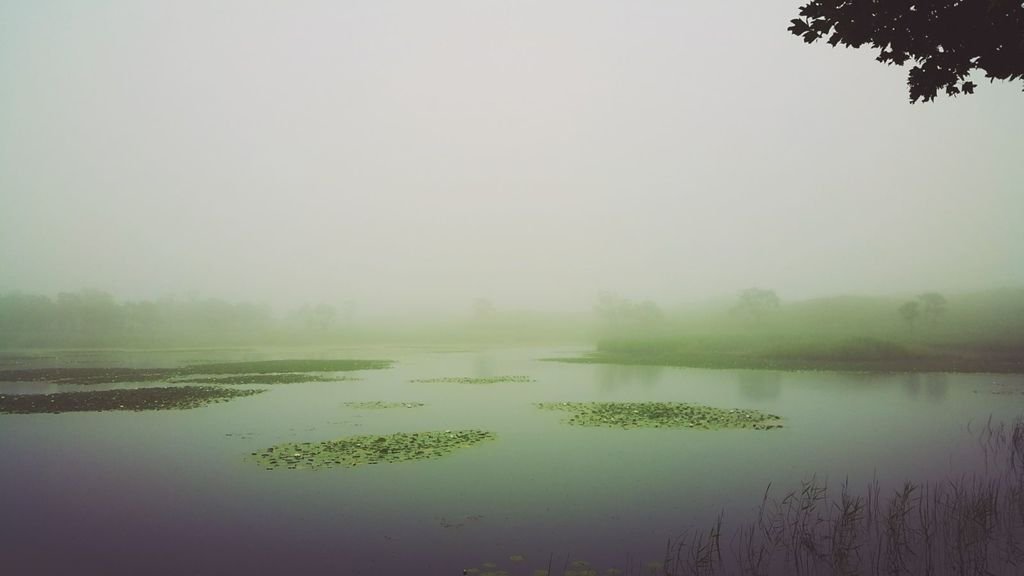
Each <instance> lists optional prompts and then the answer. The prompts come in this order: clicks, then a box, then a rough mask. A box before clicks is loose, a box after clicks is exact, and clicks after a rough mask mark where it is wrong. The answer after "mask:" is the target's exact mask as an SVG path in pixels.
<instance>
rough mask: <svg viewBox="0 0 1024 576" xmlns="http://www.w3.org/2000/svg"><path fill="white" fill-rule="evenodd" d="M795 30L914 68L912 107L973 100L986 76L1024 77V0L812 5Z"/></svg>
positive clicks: (865, 0) (827, 0)
mask: <svg viewBox="0 0 1024 576" xmlns="http://www.w3.org/2000/svg"><path fill="white" fill-rule="evenodd" d="M790 22H791V26H790V27H789V31H790V32H792V33H793V34H795V35H797V36H800V37H801V38H803V40H804V41H805V42H807V43H813V42H816V41H818V40H821V39H825V40H826V41H827V42H828V43H829V44H831V45H832V46H837V45H839V44H842V45H843V46H847V47H853V48H860V47H861V46H864V45H870V46H871V47H872V48H874V49H876V50H878V51H879V52H878V57H877V58H876V59H877V60H878V61H879V62H883V63H886V64H896V65H897V66H902V65H903V64H905V63H907V62H913V63H914V66H913V67H912V68H911V69H910V73H909V75H908V78H907V85H908V86H909V88H910V101H911V102H912V103H913V102H917V101H918V100H922V101H924V102H929V101H931V100H934V99H935V96H936V95H937V94H938V93H939V91H940V90H941V91H944V92H945V93H946V94H947V95H949V96H956V95H957V94H961V93H964V94H973V93H974V89H975V88H976V85H975V83H974V82H971V81H969V80H966V78H967V77H968V75H970V73H971V72H972V71H973V70H974V69H978V70H982V71H984V73H985V77H986V78H988V79H989V80H990V81H995V80H1009V81H1013V80H1017V79H1020V78H1022V77H1024V3H1022V2H1021V1H1020V0H812V1H811V2H809V3H808V4H805V5H804V6H802V7H801V8H800V18H794V19H793V20H791V21H790Z"/></svg>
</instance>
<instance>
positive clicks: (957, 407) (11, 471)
mask: <svg viewBox="0 0 1024 576" xmlns="http://www.w3.org/2000/svg"><path fill="white" fill-rule="evenodd" d="M586 351H587V348H568V347H563V348H556V349H551V348H540V349H538V348H516V347H510V348H495V349H485V350H479V351H462V352H450V351H439V352H432V351H422V350H416V349H408V348H400V347H399V348H393V349H389V350H381V349H379V348H378V349H374V350H370V351H364V352H363V353H361V354H360V353H359V351H358V350H350V349H346V350H344V353H345V357H346V358H349V359H358V358H367V357H374V358H387V359H389V360H393V361H394V362H393V363H388V364H387V366H388V367H387V368H376V367H375V368H376V369H368V370H358V371H354V372H344V373H337V374H336V375H337V376H338V377H339V378H340V377H344V376H351V375H355V376H358V378H359V379H358V380H340V381H337V382H331V381H310V382H296V383H290V384H288V385H286V386H281V385H275V384H254V385H252V386H251V388H253V389H259V390H264V392H263V393H261V394H258V395H256V396H251V397H246V398H241V399H235V400H231V401H229V402H225V403H218V404H214V405H210V406H206V407H200V408H192V409H186V410H169V411H156V412H92V413H90V412H76V413H64V414H32V415H2V416H0V454H3V455H4V458H5V466H3V467H2V469H0V493H2V494H6V495H8V497H5V499H4V504H5V512H6V513H5V516H6V517H7V518H19V519H21V520H19V521H18V522H5V523H3V525H2V531H3V533H2V537H3V541H4V542H5V543H6V544H5V546H7V547H8V550H11V551H16V552H13V553H11V554H8V556H7V562H8V564H7V565H8V566H10V567H13V568H14V569H15V570H16V571H18V570H22V571H27V572H35V573H63V572H67V571H71V570H74V569H75V567H76V566H78V565H80V563H82V562H88V563H89V565H90V566H95V567H97V568H98V569H100V570H102V571H103V572H105V573H110V574H129V573H138V572H140V571H141V572H146V573H166V574H173V573H182V572H203V573H206V572H211V573H217V572H231V573H237V572H244V571H255V572H260V573H267V572H268V571H270V572H287V571H293V572H305V573H327V572H334V573H346V574H380V573H393V574H400V573H416V574H450V573H458V571H461V570H462V569H464V568H467V567H473V566H481V565H483V564H485V563H488V562H492V563H495V564H497V565H499V566H501V569H505V570H509V571H510V573H513V574H514V573H524V574H529V573H532V571H533V570H535V569H543V568H545V567H546V564H547V561H548V559H549V558H550V557H552V556H554V557H555V558H558V559H560V560H559V561H561V560H564V558H565V556H566V555H571V556H572V558H570V560H575V559H579V558H584V559H586V560H587V561H588V562H591V563H592V564H593V565H594V566H607V567H619V568H620V569H622V568H624V567H625V566H626V563H627V562H629V561H631V562H633V563H634V564H635V568H636V567H639V566H640V565H642V563H647V562H660V561H662V559H663V556H664V553H665V550H664V543H665V541H666V539H670V538H674V537H677V536H678V535H679V534H680V531H682V530H683V529H685V528H687V527H698V526H704V525H709V524H711V523H713V522H714V521H715V519H716V518H717V517H718V515H719V514H720V513H722V512H723V511H724V513H725V515H726V518H728V519H730V520H733V521H736V522H739V521H741V520H742V519H745V518H749V517H750V516H751V515H752V514H754V512H755V510H756V507H757V505H758V504H759V502H760V501H761V498H762V496H763V494H764V490H765V488H766V487H767V486H768V485H769V484H771V485H773V486H777V487H778V486H796V487H798V486H799V485H800V482H802V481H805V480H806V479H807V478H809V477H810V476H812V475H816V477H817V478H823V479H827V480H828V481H829V482H832V483H835V482H840V481H844V480H848V481H849V482H850V484H851V485H852V486H859V485H867V484H868V483H869V482H871V481H872V480H874V479H877V481H878V482H879V483H880V484H881V487H882V490H883V491H885V492H888V491H890V490H895V489H896V488H898V487H899V486H900V485H901V484H902V483H903V482H904V481H906V480H907V479H915V480H917V481H926V480H928V479H933V478H947V477H955V476H958V475H960V474H965V473H969V472H971V471H973V470H976V469H978V468H979V467H980V466H981V465H982V464H983V462H982V461H981V460H980V458H981V455H979V454H978V453H977V451H976V443H975V438H974V436H973V435H972V434H970V433H969V429H977V428H979V427H981V426H983V425H984V423H985V422H986V421H988V419H989V418H990V417H992V418H994V419H996V420H1010V419H1012V418H1013V417H1015V416H1016V415H1018V414H1019V413H1020V411H1021V407H1022V405H1024V377H1022V376H1019V375H1006V374H924V375H921V374H864V373H828V372H772V371H749V370H721V369H720V370H708V369H692V368H676V367H658V366H622V365H618V366H616V365H599V364H569V363H557V362H550V361H545V360H542V359H544V358H550V357H553V356H561V355H575V354H580V353H583V352H586ZM338 352H339V351H338V350H331V349H305V350H300V351H296V350H279V349H278V350H275V349H265V350H257V349H249V350H247V351H244V352H242V351H235V352H198V351H197V352H193V353H191V354H190V353H181V352H170V353H167V354H166V355H164V357H162V358H161V355H160V354H159V353H154V352H147V353H140V354H133V353H131V352H120V353H118V354H113V355H111V354H109V353H103V354H97V358H96V359H97V360H101V361H102V362H104V363H106V364H108V365H109V364H111V363H115V364H118V363H119V364H121V365H131V364H138V363H139V362H140V360H141V359H142V358H145V361H146V362H149V363H151V364H153V363H156V364H162V365H164V366H169V365H172V364H177V365H179V366H186V365H190V364H195V363H196V361H195V360H194V359H193V358H190V356H195V357H199V358H206V359H210V358H211V356H219V357H220V358H219V360H223V361H233V360H238V359H239V356H244V357H245V359H246V360H255V359H260V360H263V359H275V358H279V357H282V356H288V355H290V356H292V357H295V356H298V357H307V358H326V357H335V358H337V357H338ZM385 354H386V356H385ZM75 358H76V362H81V361H83V360H82V359H83V358H85V359H86V360H88V358H89V356H88V355H85V356H83V355H81V354H78V355H75ZM10 362H11V361H8V363H10ZM18 362H19V365H20V366H21V367H22V368H23V369H29V368H31V367H32V362H33V361H32V360H25V359H20V360H18ZM43 362H51V363H52V362H53V360H52V359H40V360H38V361H37V363H43ZM508 374H514V375H518V376H522V378H516V379H513V380H512V381H499V382H493V383H489V384H486V385H481V384H479V383H477V381H478V380H480V379H482V380H483V381H489V380H488V379H495V378H499V377H501V376H503V375H508ZM452 375H458V377H457V378H459V379H463V380H455V381H452V378H455V377H453V376H452ZM417 380H420V381H422V380H434V381H435V382H432V383H425V382H416V381H417ZM165 385H166V384H164V383H154V382H151V381H145V382H142V383H139V384H131V383H125V382H120V381H119V382H114V383H108V384H89V385H74V384H70V385H69V384H46V383H39V382H29V383H20V384H3V386H4V387H5V390H9V389H10V388H11V387H13V388H16V389H17V390H18V391H19V392H21V393H27V394H36V393H42V392H51V391H53V390H55V389H59V390H60V391H69V390H79V389H81V390H96V389H113V390H117V389H121V388H123V387H131V386H143V387H147V386H165ZM179 386H187V385H184V384H179ZM237 388H238V385H231V386H226V387H224V389H227V390H235V389H237ZM566 402H585V403H586V402H598V403H606V404H604V405H609V404H610V405H618V403H623V402H650V403H654V404H652V405H654V406H661V405H668V406H672V405H673V404H671V403H686V404H698V405H703V406H709V407H719V408H723V409H742V410H751V411H759V412H763V413H767V414H773V415H777V416H779V417H780V418H781V419H782V421H783V423H784V426H783V427H781V428H777V429H773V430H752V429H717V430H707V429H686V428H683V429H680V428H667V427H655V428H650V427H629V428H623V427H619V426H615V427H587V426H582V427H581V426H574V425H571V424H570V423H568V422H566V421H565V414H563V413H562V412H561V411H558V410H543V409H539V408H538V407H537V406H536V403H552V404H555V405H559V404H562V403H566ZM420 404H422V406H420ZM379 405H393V406H410V405H411V406H415V409H386V410H382V409H377V410H367V409H366V407H369V406H379ZM446 430H448V431H459V430H479V431H486V433H487V434H493V436H494V437H493V438H491V439H490V440H488V441H487V442H482V443H480V444H478V445H474V446H471V447H468V448H465V449H460V450H456V451H451V452H445V453H443V454H441V453H439V454H437V457H431V458H426V459H407V458H405V457H397V458H395V460H397V461H394V462H390V463H389V462H383V461H381V462H378V463H376V464H364V465H361V466H356V467H349V466H332V467H321V466H314V467H313V468H315V469H303V466H301V465H293V466H294V468H293V469H289V467H288V465H287V462H286V461H285V460H282V461H281V463H282V464H284V465H283V466H282V467H280V468H278V469H275V470H271V471H268V470H265V469H264V468H265V466H260V465H258V464H257V463H254V462H253V461H252V456H251V455H252V454H253V453H260V452H261V451H265V450H266V449H268V448H270V447H273V446H278V445H296V444H301V443H311V444H315V443H318V442H332V441H337V440H340V439H345V438H353V437H375V436H376V435H384V436H387V435H393V434H396V433H398V434H401V433H406V434H410V435H412V436H410V437H413V436H415V435H416V434H422V433H424V432H427V431H441V432H442V434H443V432H444V431H446ZM292 454H293V453H289V454H288V455H287V456H288V457H289V458H290V457H292ZM295 459H296V460H297V462H298V464H301V459H300V458H298V457H296V458H295ZM307 468H308V467H307ZM41 479H42V481H41ZM13 494H17V495H18V497H17V498H11V497H9V496H10V495H13ZM469 517H472V518H474V520H473V521H472V522H468V521H462V522H456V521H454V520H452V519H457V518H469ZM54 547H57V548H58V549H59V550H60V551H61V553H60V554H53V553H51V552H52V551H53V550H54ZM512 555H522V556H524V557H525V558H527V561H525V562H522V563H512V562H509V561H508V560H507V559H508V557H509V556H512ZM627 556H628V558H627ZM154 558H159V559H160V560H159V566H158V567H157V566H154ZM641 560H642V561H643V562H640V561H641ZM636 569H639V568H636ZM453 571H454V572H453ZM517 571H518V572H517Z"/></svg>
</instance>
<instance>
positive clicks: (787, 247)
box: [0, 0, 1024, 316]
mask: <svg viewBox="0 0 1024 576" xmlns="http://www.w3.org/2000/svg"><path fill="white" fill-rule="evenodd" d="M793 10H794V6H791V5H789V4H787V3H760V4H752V5H744V6H731V5H716V4H709V5H694V4H687V3H665V2H643V3H640V4H636V3H627V4H623V3H618V2H590V1H587V2H583V1H568V2H558V3H554V4H552V3H550V2H539V1H526V2H515V3H505V2H477V1H472V2H471V1H449V0H445V1H441V2H431V3H429V4H423V3H419V2H409V1H385V2H379V1H372V2H370V1H365V2H363V1H357V2H344V3H334V2H315V1H310V2H301V3H299V4H297V5H292V4H289V5H287V6H285V5H282V4H278V3H272V2H240V1H236V2H219V3H217V4H216V5H210V4H208V3H205V2H194V1H186V2H175V3H170V4H168V3H146V4H139V3H135V2H116V1H109V2H91V3H89V5H88V6H84V5H79V4H77V3H72V2H57V1H42V2H4V3H2V4H0V78H3V90H0V291H4V292H7V291H12V290H18V291H25V292H38V293H45V294H50V295H55V294H56V293H58V292H61V291H73V290H78V289H80V288H92V289H98V290H102V291H106V292H110V293H112V294H113V295H115V296H116V297H118V298H125V299H133V300H136V299H155V298H159V297H162V296H167V295H172V294H173V295H187V294H198V295H200V296H201V297H204V298H206V297H212V298H223V299H228V300H233V301H238V300H244V301H254V302H258V303H262V304H266V305H269V306H271V307H273V308H275V309H277V310H283V309H290V308H295V307H298V306H301V305H302V304H307V303H309V304H314V303H317V302H328V303H331V304H333V305H340V304H342V303H345V302H354V303H356V305H357V306H358V308H359V310H360V311H362V312H365V313H370V314H375V315H380V314H387V315H394V316H405V315H410V314H424V313H435V314H436V313H451V312H463V311H465V310H467V309H468V308H469V306H470V305H471V302H472V301H473V299H475V298H486V299H489V300H490V301H492V302H494V303H495V305H496V306H499V307H501V308H508V309H539V310H588V309H589V308H590V307H591V305H592V304H593V302H594V299H595V296H596V295H597V294H598V293H599V292H601V291H611V292H617V293H621V294H623V295H625V296H627V297H630V298H637V299H652V300H655V301H658V302H659V303H663V304H667V305H673V304H675V303H678V302H685V301H693V300H703V299H707V298H711V297H718V296H722V295H725V296H728V297H732V296H733V295H734V294H735V292H736V291H737V290H739V289H742V288H745V287H749V286H767V287H771V288H773V289H775V290H777V291H778V292H779V293H780V294H782V295H783V296H784V297H786V298H806V297H810V296H821V295H830V294H841V293H894V292H896V293H903V292H907V293H916V292H920V291H923V290H941V291H958V290H975V289H980V288H986V287H990V286H1000V285H1019V284H1021V283H1022V282H1024V260H1022V259H1021V258H1020V257H1019V253H1018V247H1019V244H1020V240H1021V236H1020V229H1021V224H1022V220H1024V200H1022V198H1024V197H1022V195H1021V194H1020V193H1019V191H1020V187H1021V183H1022V182H1024V168H1022V165H1021V163H1020V162H1019V159H1018V158H1017V156H1018V155H1017V153H1016V149H1017V146H1016V145H1017V144H1018V143H1019V142H1018V141H1019V134H1020V133H1021V130H1022V128H1024V112H1022V111H1021V108H1020V106H1019V98H1020V95H1019V93H1018V89H1017V88H1016V87H1014V86H1009V85H1006V86H1004V85H988V84H987V83H985V84H983V85H982V88H983V89H979V91H978V94H976V95H974V96H972V97H969V98H958V99H940V100H939V101H937V102H934V103H931V104H928V105H915V106H911V105H909V104H907V103H906V97H905V93H904V91H905V85H904V74H905V71H904V70H901V69H896V68H890V69H887V68H886V67H883V66H879V65H878V64H877V63H875V62H873V61H872V59H871V58H869V57H867V54H865V53H858V52H857V51H853V50H832V49H830V48H828V47H827V46H813V47H806V46H804V45H803V44H802V43H801V42H800V41H799V40H798V39H794V38H792V37H790V36H789V35H788V34H785V33H784V28H785V25H786V22H787V21H788V19H789V18H791V17H792V14H791V13H792V12H793ZM771 23H775V24H774V25H772V24H771Z"/></svg>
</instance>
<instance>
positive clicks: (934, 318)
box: [917, 292, 946, 324]
mask: <svg viewBox="0 0 1024 576" xmlns="http://www.w3.org/2000/svg"><path fill="white" fill-rule="evenodd" d="M917 299H918V300H920V301H921V306H922V308H923V310H922V316H924V317H925V318H927V319H928V320H929V321H930V322H931V323H932V324H934V323H936V322H938V320H939V318H940V317H941V316H942V315H943V314H945V313H946V298H945V297H944V296H943V295H942V294H939V293H938V292H925V293H924V294H921V295H919V296H918V297H917Z"/></svg>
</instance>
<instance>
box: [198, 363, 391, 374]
mask: <svg viewBox="0 0 1024 576" xmlns="http://www.w3.org/2000/svg"><path fill="white" fill-rule="evenodd" d="M393 363H394V362H393V361H391V360H302V359H297V360H260V361H256V362H223V363H220V364H195V365H192V366H186V367H184V368H182V369H180V370H179V371H178V372H179V373H183V374H283V373H294V372H351V371H352V370H382V369H384V368H390V367H391V365H392V364H393Z"/></svg>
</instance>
